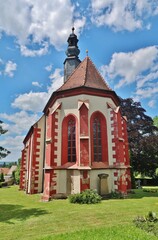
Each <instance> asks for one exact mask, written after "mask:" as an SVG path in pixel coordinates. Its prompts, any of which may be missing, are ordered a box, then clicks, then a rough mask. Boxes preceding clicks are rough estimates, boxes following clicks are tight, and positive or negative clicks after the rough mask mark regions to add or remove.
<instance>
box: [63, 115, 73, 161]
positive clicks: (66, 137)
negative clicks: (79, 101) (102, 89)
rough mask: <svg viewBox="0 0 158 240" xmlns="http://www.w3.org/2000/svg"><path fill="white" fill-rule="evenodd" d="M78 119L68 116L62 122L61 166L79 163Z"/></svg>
mask: <svg viewBox="0 0 158 240" xmlns="http://www.w3.org/2000/svg"><path fill="white" fill-rule="evenodd" d="M76 122H77V121H76V118H75V116H73V115H68V116H67V117H65V118H64V119H63V122H62V158H61V164H62V165H63V164H65V163H67V162H72V163H73V162H76V161H77V143H76V139H77V137H76V132H77V126H76Z"/></svg>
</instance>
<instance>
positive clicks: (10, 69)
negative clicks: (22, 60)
mask: <svg viewBox="0 0 158 240" xmlns="http://www.w3.org/2000/svg"><path fill="white" fill-rule="evenodd" d="M16 69H17V64H16V63H14V62H12V61H8V62H7V63H6V65H5V69H4V74H5V75H7V76H9V77H13V76H14V71H16Z"/></svg>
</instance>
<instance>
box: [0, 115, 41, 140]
mask: <svg viewBox="0 0 158 240" xmlns="http://www.w3.org/2000/svg"><path fill="white" fill-rule="evenodd" d="M0 118H1V119H3V121H5V122H6V121H7V122H8V123H3V124H4V125H3V126H4V127H5V129H7V130H8V132H7V133H6V134H5V135H4V136H7V135H10V134H22V133H23V132H26V131H28V129H29V128H30V126H31V125H33V124H34V123H35V122H36V121H37V120H38V118H39V115H38V114H36V113H34V114H30V113H27V112H26V111H20V112H16V113H15V114H6V113H1V114H0Z"/></svg>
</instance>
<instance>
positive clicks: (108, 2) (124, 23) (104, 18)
mask: <svg viewBox="0 0 158 240" xmlns="http://www.w3.org/2000/svg"><path fill="white" fill-rule="evenodd" d="M91 8H92V17H91V20H92V22H93V23H94V24H96V25H97V26H103V25H106V26H108V27H112V28H113V29H114V30H115V31H122V30H127V31H134V30H135V29H141V28H143V27H144V25H145V23H144V22H145V20H146V19H147V18H148V17H151V16H154V15H157V14H158V1H157V0H156V1H155V0H137V1H135V0H122V1H121V4H120V1H119V0H91ZM149 26H150V23H147V24H146V28H149Z"/></svg>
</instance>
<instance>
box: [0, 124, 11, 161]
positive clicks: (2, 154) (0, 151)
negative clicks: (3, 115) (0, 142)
mask: <svg viewBox="0 0 158 240" xmlns="http://www.w3.org/2000/svg"><path fill="white" fill-rule="evenodd" d="M2 123H3V122H2V121H1V120H0V136H1V135H2V134H5V133H6V132H7V130H4V129H3V127H2ZM9 153H10V151H8V150H7V149H5V148H4V147H2V146H0V160H1V159H2V158H5V157H6V156H7V155H8V154H9Z"/></svg>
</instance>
